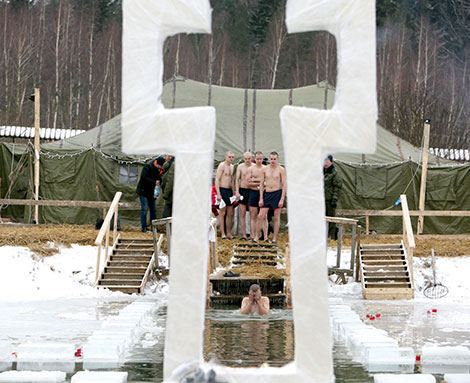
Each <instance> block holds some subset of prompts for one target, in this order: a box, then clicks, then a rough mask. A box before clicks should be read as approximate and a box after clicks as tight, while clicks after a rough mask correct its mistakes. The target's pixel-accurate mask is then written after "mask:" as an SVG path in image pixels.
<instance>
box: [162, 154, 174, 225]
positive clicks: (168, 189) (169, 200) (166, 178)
mask: <svg viewBox="0 0 470 383" xmlns="http://www.w3.org/2000/svg"><path fill="white" fill-rule="evenodd" d="M174 179H175V157H173V156H170V155H169V156H168V161H167V162H166V164H165V166H164V167H163V175H162V198H163V202H164V203H165V205H164V207H163V216H162V218H168V217H171V214H172V210H173V183H174Z"/></svg>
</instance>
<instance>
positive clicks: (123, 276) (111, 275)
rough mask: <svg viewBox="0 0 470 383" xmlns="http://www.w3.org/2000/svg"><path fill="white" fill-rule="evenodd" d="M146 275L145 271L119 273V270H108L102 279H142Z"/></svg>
mask: <svg viewBox="0 0 470 383" xmlns="http://www.w3.org/2000/svg"><path fill="white" fill-rule="evenodd" d="M143 276H144V273H117V272H113V271H111V272H107V273H103V274H102V275H101V279H100V280H106V279H140V280H142V277H143Z"/></svg>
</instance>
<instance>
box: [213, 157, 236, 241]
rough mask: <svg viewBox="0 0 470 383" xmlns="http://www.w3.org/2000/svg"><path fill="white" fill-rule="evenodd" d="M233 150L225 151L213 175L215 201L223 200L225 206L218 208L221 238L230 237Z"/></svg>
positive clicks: (231, 236)
mask: <svg viewBox="0 0 470 383" xmlns="http://www.w3.org/2000/svg"><path fill="white" fill-rule="evenodd" d="M234 158H235V156H234V154H233V152H227V153H225V161H224V162H221V163H220V164H219V166H218V167H217V173H216V175H215V189H216V191H217V201H218V202H219V204H220V202H221V201H222V200H223V201H224V203H225V207H223V208H221V209H219V213H220V214H219V225H220V234H221V236H222V239H227V238H228V239H232V238H233V235H232V217H233V205H232V202H231V201H230V197H232V195H233V160H234Z"/></svg>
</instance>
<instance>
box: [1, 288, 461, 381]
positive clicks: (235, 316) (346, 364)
mask: <svg viewBox="0 0 470 383" xmlns="http://www.w3.org/2000/svg"><path fill="white" fill-rule="evenodd" d="M136 299H137V297H128V296H120V297H108V298H89V299H85V298H80V299H56V300H51V301H36V302H19V303H13V302H10V303H1V304H0V328H1V331H0V343H4V342H10V343H11V344H12V345H18V344H20V343H24V342H28V341H32V342H48V341H51V342H57V341H60V342H71V343H74V344H75V345H76V346H77V347H80V346H81V345H82V344H83V343H84V342H85V341H86V340H87V339H88V338H89V337H90V336H91V335H92V334H93V332H94V331H95V330H97V329H99V328H100V327H101V325H102V324H103V321H104V320H105V319H110V318H112V317H114V316H117V315H118V313H119V312H120V310H122V309H123V308H124V307H126V306H127V305H129V304H130V303H132V302H134V301H135V300H136ZM139 299H145V301H147V302H148V301H152V299H153V300H154V302H155V306H156V307H157V309H156V311H155V313H154V314H153V315H152V317H150V318H148V319H147V320H146V321H144V323H143V324H142V325H141V327H142V328H141V332H140V334H139V338H138V339H135V340H134V341H133V345H132V347H131V348H130V350H129V352H128V353H127V354H126V358H125V361H124V363H122V365H121V366H120V367H119V368H118V369H119V370H121V371H128V372H129V381H134V382H137V381H154V382H155V381H157V382H158V381H161V380H162V375H163V372H162V364H163V347H164V325H165V315H166V309H165V306H163V305H161V299H157V298H156V297H154V298H150V297H145V298H139ZM344 304H347V305H349V306H350V307H351V308H352V309H353V310H354V311H355V312H356V313H358V314H359V315H360V316H361V318H364V319H365V320H366V321H368V322H369V323H371V324H373V326H374V327H376V328H378V329H383V330H385V331H386V332H387V333H388V335H390V336H391V337H393V338H394V339H396V340H397V341H398V343H399V345H400V346H402V347H405V346H406V347H412V348H413V349H414V350H415V352H416V353H418V354H419V353H420V350H421V348H422V347H423V346H424V345H439V346H462V345H463V346H467V347H469V346H470V304H459V306H458V307H456V306H455V304H453V303H451V302H448V301H446V302H443V303H439V301H431V300H426V301H424V300H414V301H392V302H390V301H365V300H362V299H357V298H353V299H349V300H348V299H344ZM433 309H434V310H435V311H436V312H434V313H433V312H432V311H433ZM428 311H430V312H431V313H430V314H428ZM367 314H375V315H376V314H380V318H378V319H375V320H374V321H370V320H368V319H367V318H366V315H367ZM204 342H205V345H204V356H205V358H206V359H207V360H210V359H214V360H218V361H219V363H221V364H224V365H229V366H245V367H247V366H259V365H261V364H263V363H268V364H270V365H273V366H282V365H285V364H286V363H288V362H290V361H292V360H293V357H294V335H293V322H292V312H291V311H290V310H280V309H274V310H272V312H271V314H270V315H268V316H266V317H251V316H243V315H240V314H239V311H238V309H237V308H235V307H233V308H228V309H210V310H208V311H207V313H206V331H205V334H204ZM312 347H313V346H312ZM77 362H78V360H77ZM334 366H335V376H336V382H372V381H373V374H372V373H370V372H368V371H367V370H366V369H365V368H364V367H363V366H362V365H360V364H358V363H353V362H352V359H351V357H350V356H349V355H348V353H347V349H346V348H345V347H344V345H340V344H335V348H334ZM81 367H82V366H81V364H80V363H77V364H76V370H80V369H81ZM419 368H420V367H419V366H418V367H415V372H419ZM435 376H436V377H437V378H442V374H435Z"/></svg>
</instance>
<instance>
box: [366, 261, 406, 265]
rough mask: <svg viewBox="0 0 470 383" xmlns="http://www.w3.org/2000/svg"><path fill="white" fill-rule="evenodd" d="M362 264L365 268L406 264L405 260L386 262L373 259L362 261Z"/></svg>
mask: <svg viewBox="0 0 470 383" xmlns="http://www.w3.org/2000/svg"><path fill="white" fill-rule="evenodd" d="M362 263H363V264H364V265H366V266H372V265H374V266H379V265H385V266H387V265H388V266H399V265H404V264H406V260H405V259H399V260H387V259H374V260H369V259H366V260H362Z"/></svg>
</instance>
